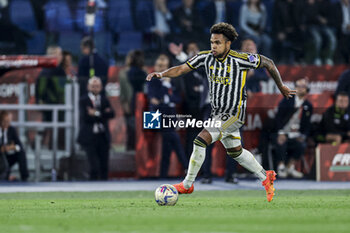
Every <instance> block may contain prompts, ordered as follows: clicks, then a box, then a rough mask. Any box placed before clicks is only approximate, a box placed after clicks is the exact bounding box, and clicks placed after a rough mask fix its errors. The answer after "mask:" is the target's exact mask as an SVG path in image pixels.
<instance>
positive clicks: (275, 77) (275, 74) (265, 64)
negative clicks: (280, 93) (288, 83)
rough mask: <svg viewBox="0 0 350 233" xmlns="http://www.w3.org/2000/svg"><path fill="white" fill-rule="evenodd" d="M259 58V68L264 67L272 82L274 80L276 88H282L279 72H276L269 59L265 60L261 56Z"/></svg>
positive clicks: (273, 64) (265, 58)
mask: <svg viewBox="0 0 350 233" xmlns="http://www.w3.org/2000/svg"><path fill="white" fill-rule="evenodd" d="M260 57H261V65H260V67H265V68H266V69H267V70H268V71H269V73H270V74H271V76H272V78H273V80H275V83H276V85H277V87H278V88H280V87H282V86H283V82H282V79H281V75H280V72H279V71H278V69H277V67H276V65H275V63H274V62H273V61H272V60H271V59H270V58H267V57H265V56H263V55H260Z"/></svg>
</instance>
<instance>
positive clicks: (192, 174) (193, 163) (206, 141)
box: [183, 129, 212, 188]
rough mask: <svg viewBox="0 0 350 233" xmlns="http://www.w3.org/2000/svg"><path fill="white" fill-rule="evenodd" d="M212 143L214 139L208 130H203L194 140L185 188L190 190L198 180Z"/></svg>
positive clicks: (184, 182)
mask: <svg viewBox="0 0 350 233" xmlns="http://www.w3.org/2000/svg"><path fill="white" fill-rule="evenodd" d="M211 141H212V137H211V135H210V133H209V132H208V131H207V130H206V129H203V130H202V131H201V132H200V133H199V134H198V136H197V137H196V138H195V139H194V141H193V151H192V154H191V158H190V162H189V165H188V171H187V175H186V178H185V180H184V181H183V184H184V187H185V188H190V187H191V186H192V184H193V182H194V180H195V179H196V177H197V174H198V172H199V170H200V168H201V167H202V164H203V162H204V160H205V151H206V148H207V146H208V145H210V144H211Z"/></svg>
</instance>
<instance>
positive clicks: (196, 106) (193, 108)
mask: <svg viewBox="0 0 350 233" xmlns="http://www.w3.org/2000/svg"><path fill="white" fill-rule="evenodd" d="M169 50H170V52H171V53H172V54H173V55H175V56H176V59H177V60H178V61H179V62H181V63H183V62H185V61H187V59H188V58H191V57H193V56H195V55H196V54H197V53H199V48H198V44H197V43H196V42H189V43H188V44H187V45H186V49H185V51H186V53H185V52H184V51H183V46H182V44H180V45H179V46H177V45H176V44H174V43H170V44H169ZM181 81H182V82H183V87H184V91H183V96H184V111H185V113H186V114H189V115H191V116H192V118H193V119H197V120H202V119H203V112H202V109H203V105H204V101H205V100H203V98H207V93H204V85H207V86H208V84H206V83H207V77H206V76H205V73H204V72H203V70H194V71H193V72H190V73H188V74H186V75H185V76H184V78H183V79H181ZM205 82H206V83H205ZM200 131H201V129H198V128H187V129H186V145H185V152H186V154H188V155H190V154H191V153H192V148H193V143H192V142H193V140H194V139H195V138H196V136H197V135H198V133H199V132H200Z"/></svg>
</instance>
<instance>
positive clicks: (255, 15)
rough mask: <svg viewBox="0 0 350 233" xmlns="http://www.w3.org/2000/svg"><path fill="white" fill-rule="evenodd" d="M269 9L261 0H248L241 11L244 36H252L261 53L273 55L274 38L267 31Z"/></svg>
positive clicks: (240, 19) (240, 22) (240, 21)
mask: <svg viewBox="0 0 350 233" xmlns="http://www.w3.org/2000/svg"><path fill="white" fill-rule="evenodd" d="M266 21H267V11H266V7H265V5H264V4H263V3H261V2H260V0H248V1H247V3H244V4H243V5H242V7H241V9H240V12H239V26H240V28H241V31H242V36H243V38H244V37H249V38H252V39H253V40H254V41H255V42H256V43H257V45H258V49H259V51H260V52H261V54H263V55H265V56H267V57H271V46H272V40H271V38H270V37H269V35H268V34H267V33H266Z"/></svg>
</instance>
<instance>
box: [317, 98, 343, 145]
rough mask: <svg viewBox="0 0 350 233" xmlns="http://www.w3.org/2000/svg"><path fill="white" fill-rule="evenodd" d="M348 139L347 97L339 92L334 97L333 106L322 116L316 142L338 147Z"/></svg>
mask: <svg viewBox="0 0 350 233" xmlns="http://www.w3.org/2000/svg"><path fill="white" fill-rule="evenodd" d="M349 138H350V112H349V96H348V94H347V93H346V92H339V93H338V94H337V96H336V100H335V104H334V105H333V106H331V107H330V108H328V109H327V110H326V112H325V113H323V115H322V121H321V122H320V125H319V135H318V137H317V141H320V142H329V143H333V144H335V145H339V144H340V143H342V142H344V141H346V140H348V139H349Z"/></svg>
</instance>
